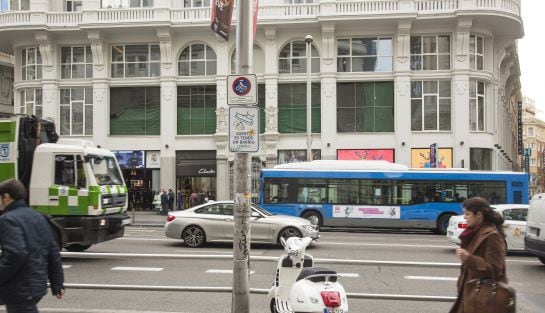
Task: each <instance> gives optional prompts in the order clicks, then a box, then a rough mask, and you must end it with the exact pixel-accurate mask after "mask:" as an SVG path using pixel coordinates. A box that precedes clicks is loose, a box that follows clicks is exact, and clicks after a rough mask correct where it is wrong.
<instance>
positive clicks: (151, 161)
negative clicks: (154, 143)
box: [146, 151, 161, 168]
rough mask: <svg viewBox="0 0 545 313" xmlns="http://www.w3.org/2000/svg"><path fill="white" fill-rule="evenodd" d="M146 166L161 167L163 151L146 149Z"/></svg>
mask: <svg viewBox="0 0 545 313" xmlns="http://www.w3.org/2000/svg"><path fill="white" fill-rule="evenodd" d="M146 168H161V151H146Z"/></svg>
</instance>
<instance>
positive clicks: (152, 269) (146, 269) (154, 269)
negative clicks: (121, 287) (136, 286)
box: [112, 266, 163, 272]
mask: <svg viewBox="0 0 545 313" xmlns="http://www.w3.org/2000/svg"><path fill="white" fill-rule="evenodd" d="M162 270H163V268H162V267H126V266H116V267H112V271H141V272H160V271H162Z"/></svg>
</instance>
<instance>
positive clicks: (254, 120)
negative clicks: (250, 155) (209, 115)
mask: <svg viewBox="0 0 545 313" xmlns="http://www.w3.org/2000/svg"><path fill="white" fill-rule="evenodd" d="M258 150H259V108H258V107H256V106H240V105H239V106H230V107H229V151H231V152H257V151H258Z"/></svg>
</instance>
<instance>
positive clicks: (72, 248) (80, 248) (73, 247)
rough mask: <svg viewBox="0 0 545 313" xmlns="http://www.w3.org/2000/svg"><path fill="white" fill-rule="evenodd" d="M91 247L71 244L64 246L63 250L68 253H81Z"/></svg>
mask: <svg viewBox="0 0 545 313" xmlns="http://www.w3.org/2000/svg"><path fill="white" fill-rule="evenodd" d="M90 246H91V245H81V244H79V243H71V244H69V245H66V246H64V248H65V249H66V250H68V251H70V252H83V251H85V250H87V249H89V247H90Z"/></svg>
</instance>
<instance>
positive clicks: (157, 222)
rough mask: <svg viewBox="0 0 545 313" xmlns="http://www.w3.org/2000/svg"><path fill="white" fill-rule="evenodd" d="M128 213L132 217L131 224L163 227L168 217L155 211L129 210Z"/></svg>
mask: <svg viewBox="0 0 545 313" xmlns="http://www.w3.org/2000/svg"><path fill="white" fill-rule="evenodd" d="M127 215H129V217H130V218H131V224H130V225H129V226H147V227H163V226H164V225H165V222H166V219H167V217H166V216H165V215H158V214H157V212H154V211H138V210H135V211H134V212H133V211H132V210H127Z"/></svg>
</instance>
